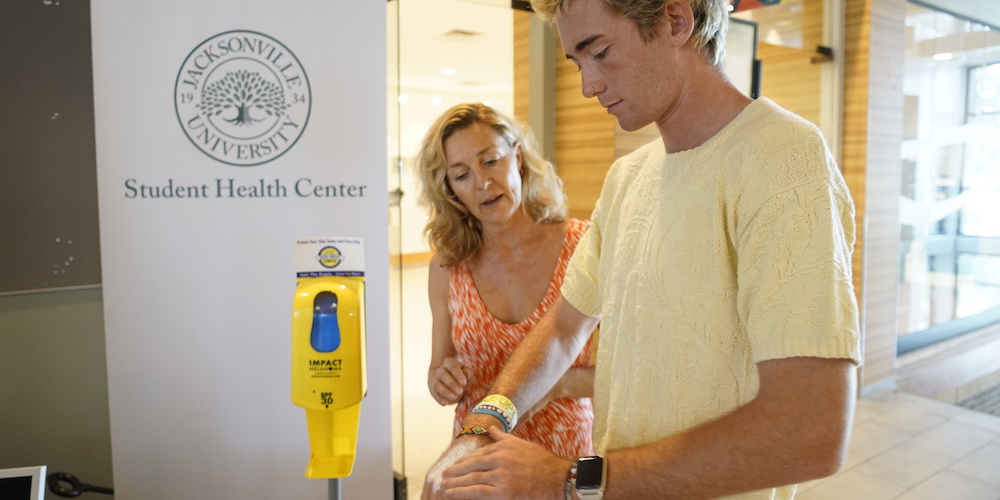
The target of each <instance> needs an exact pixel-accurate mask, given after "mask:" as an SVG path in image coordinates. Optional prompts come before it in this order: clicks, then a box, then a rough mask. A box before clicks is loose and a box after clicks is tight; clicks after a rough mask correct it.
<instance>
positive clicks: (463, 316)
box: [448, 219, 594, 458]
mask: <svg viewBox="0 0 1000 500" xmlns="http://www.w3.org/2000/svg"><path fill="white" fill-rule="evenodd" d="M588 227H589V223H587V222H582V221H579V220H577V219H571V220H570V221H569V224H568V225H567V228H566V237H565V238H563V245H562V251H561V252H560V254H559V262H558V263H557V264H556V269H555V272H554V273H553V274H552V281H551V282H550V283H549V288H548V291H547V292H546V293H545V298H544V299H542V302H541V303H540V304H538V307H537V308H536V309H535V311H534V312H532V313H531V315H530V316H528V318H527V319H525V320H524V321H521V322H519V323H516V324H509V323H504V322H502V321H500V320H499V319H497V318H496V317H494V316H493V314H491V313H490V311H489V310H488V309H487V308H486V305H485V304H483V301H482V299H481V298H480V297H479V292H478V291H477V290H476V285H475V283H474V282H473V280H472V274H471V273H470V272H469V269H468V268H467V267H466V266H465V265H464V264H458V265H456V266H454V267H453V268H452V269H451V272H450V273H449V274H450V276H449V286H448V289H449V290H448V312H449V313H450V314H451V325H452V326H451V338H452V342H454V344H455V349H456V351H457V353H458V354H457V359H458V361H460V362H461V363H462V364H464V365H466V366H468V367H470V368H471V369H472V371H473V373H474V374H475V375H474V376H473V377H472V378H471V380H470V381H469V387H467V388H466V391H465V395H464V396H463V398H462V400H461V401H459V402H458V405H457V407H456V408H455V432H456V433H457V432H458V430H459V429H461V427H460V426H461V421H462V419H463V418H465V417H466V416H467V415H468V414H469V412H470V411H471V410H472V407H473V406H475V404H476V403H478V402H479V400H481V399H482V398H483V397H485V396H486V391H488V390H489V388H490V387H491V386H492V385H493V382H494V381H495V380H496V378H497V375H499V374H500V369H501V368H503V365H504V364H506V363H507V359H508V358H510V355H511V354H513V352H514V348H516V347H517V345H518V344H520V343H521V340H522V339H523V338H524V337H525V335H527V333H528V332H529V331H530V330H531V328H532V327H534V326H535V324H536V323H538V320H539V319H541V317H542V315H544V314H545V311H547V310H548V309H549V307H551V306H552V304H553V303H554V302H555V300H556V299H557V298H558V297H559V288H560V287H561V286H562V282H563V275H564V274H565V272H566V264H567V263H568V262H569V258H570V256H572V255H573V250H574V249H575V248H576V244H577V243H578V242H579V241H580V237H581V236H583V233H584V232H586V230H587V228H588ZM588 365H590V341H589V340H588V341H587V345H586V346H585V347H584V348H583V351H582V352H581V353H580V356H578V357H577V358H576V361H575V362H574V363H573V366H574V367H580V366H588ZM593 422H594V408H593V406H592V405H591V402H590V398H560V399H556V400H553V401H552V402H550V403H549V404H548V405H547V406H546V407H545V408H543V409H542V410H540V411H538V412H537V413H535V414H534V415H532V416H531V418H530V419H529V420H527V421H523V422H522V421H519V422H518V423H517V427H515V428H514V435H515V436H517V437H520V438H523V439H526V440H528V441H531V442H534V443H538V444H540V445H542V446H544V447H545V448H547V449H548V450H549V451H551V452H552V453H555V454H556V455H559V456H562V457H572V458H575V457H582V456H587V455H592V454H593V445H592V442H591V427H592V425H593Z"/></svg>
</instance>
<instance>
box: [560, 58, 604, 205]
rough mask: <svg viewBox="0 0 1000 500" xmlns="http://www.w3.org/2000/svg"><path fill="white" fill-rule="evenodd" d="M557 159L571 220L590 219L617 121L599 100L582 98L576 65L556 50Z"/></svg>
mask: <svg viewBox="0 0 1000 500" xmlns="http://www.w3.org/2000/svg"><path fill="white" fill-rule="evenodd" d="M555 52H556V156H555V164H556V169H557V170H558V171H559V175H560V176H561V177H562V179H563V182H564V183H565V188H566V195H567V196H568V197H569V212H570V216H571V217H576V218H578V219H589V218H590V214H591V212H593V211H594V205H595V204H596V203H597V198H598V197H599V196H600V194H601V186H602V185H603V184H604V177H605V175H606V174H607V172H608V168H609V167H611V163H612V162H614V160H615V127H616V126H617V121H615V118H614V117H613V116H611V115H609V114H607V112H606V111H605V110H604V108H602V107H601V106H600V104H599V103H598V102H597V100H596V99H587V98H585V97H583V93H582V92H581V88H580V85H581V83H580V74H579V73H578V72H577V69H576V65H574V64H573V63H572V62H570V61H569V60H567V59H566V54H565V52H563V51H562V45H561V44H559V43H558V42H557V47H556V51H555Z"/></svg>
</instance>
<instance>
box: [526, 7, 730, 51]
mask: <svg viewBox="0 0 1000 500" xmlns="http://www.w3.org/2000/svg"><path fill="white" fill-rule="evenodd" d="M685 1H687V3H688V5H690V6H691V11H692V12H693V13H694V30H693V31H692V33H691V38H692V40H693V43H694V47H695V48H696V49H698V50H700V51H701V52H702V53H703V54H705V57H706V58H707V59H708V60H709V62H711V63H712V64H714V65H715V66H718V67H722V58H723V56H724V55H725V50H726V33H727V32H728V31H729V8H728V6H727V2H726V1H725V0H685ZM573 2H574V0H531V8H532V10H534V11H535V13H536V14H538V16H539V17H541V18H542V19H544V20H545V21H547V22H549V23H554V22H555V20H556V18H557V17H558V16H559V15H560V14H562V13H564V12H567V11H569V10H571V9H572V8H573V6H572V4H573ZM601 3H603V4H604V7H605V8H606V9H608V11H609V12H613V13H615V14H619V15H622V16H625V17H627V18H628V19H629V20H631V21H632V23H633V24H635V26H636V28H637V29H638V30H639V35H640V36H642V39H643V40H644V41H646V42H649V41H650V40H652V39H654V38H656V28H657V26H658V25H659V23H660V15H661V14H662V13H663V6H664V5H666V0H601Z"/></svg>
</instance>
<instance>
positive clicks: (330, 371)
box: [309, 359, 344, 378]
mask: <svg viewBox="0 0 1000 500" xmlns="http://www.w3.org/2000/svg"><path fill="white" fill-rule="evenodd" d="M343 361H344V360H342V359H310V360H309V372H310V375H311V376H312V377H313V378H340V371H341V363H343Z"/></svg>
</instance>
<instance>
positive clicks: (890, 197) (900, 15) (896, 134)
mask: <svg viewBox="0 0 1000 500" xmlns="http://www.w3.org/2000/svg"><path fill="white" fill-rule="evenodd" d="M846 5H847V15H846V19H847V24H846V26H845V31H844V34H845V36H844V38H845V42H846V47H845V57H846V59H845V76H844V143H843V161H842V163H843V165H842V167H843V170H844V177H845V179H846V180H847V184H848V186H849V187H850V188H851V194H852V195H853V196H854V202H855V206H856V208H857V224H858V243H857V245H856V246H855V251H854V277H855V279H854V283H855V286H856V287H857V291H858V293H859V303H860V304H862V311H863V312H862V329H863V332H864V345H863V347H864V351H865V365H864V368H863V370H862V380H861V385H862V387H866V386H874V385H875V384H880V383H884V382H886V381H890V382H891V381H892V380H893V377H894V375H895V360H896V330H897V328H896V325H897V312H896V311H897V290H898V280H899V277H898V273H899V271H898V269H899V216H898V203H899V195H900V180H899V179H900V169H901V161H900V157H899V151H900V145H901V143H902V134H903V95H902V92H901V91H900V89H902V83H903V70H904V67H903V54H904V46H903V43H904V20H905V15H906V4H905V0H847V2H846Z"/></svg>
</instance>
